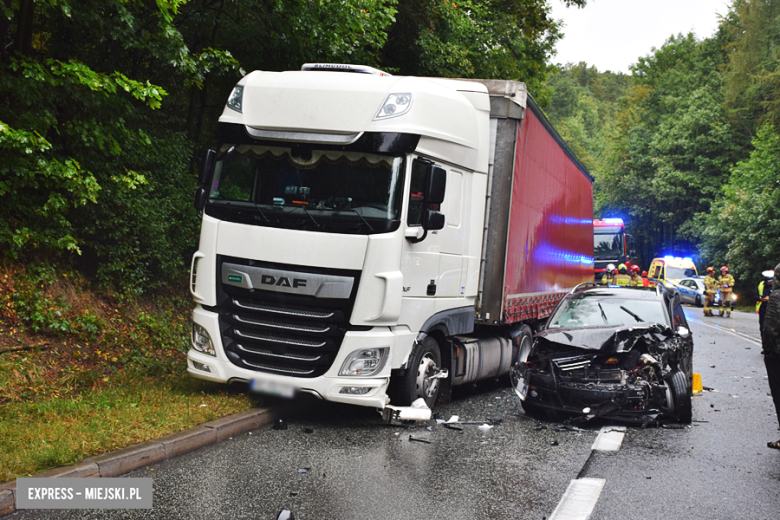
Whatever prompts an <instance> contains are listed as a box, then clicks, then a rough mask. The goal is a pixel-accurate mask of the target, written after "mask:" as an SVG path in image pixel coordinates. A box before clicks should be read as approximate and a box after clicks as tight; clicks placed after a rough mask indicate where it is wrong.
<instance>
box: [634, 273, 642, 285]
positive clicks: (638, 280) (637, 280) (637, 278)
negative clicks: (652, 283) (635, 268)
mask: <svg viewBox="0 0 780 520" xmlns="http://www.w3.org/2000/svg"><path fill="white" fill-rule="evenodd" d="M642 285H643V283H642V277H641V276H639V275H638V274H637V275H634V276H632V277H631V287H642Z"/></svg>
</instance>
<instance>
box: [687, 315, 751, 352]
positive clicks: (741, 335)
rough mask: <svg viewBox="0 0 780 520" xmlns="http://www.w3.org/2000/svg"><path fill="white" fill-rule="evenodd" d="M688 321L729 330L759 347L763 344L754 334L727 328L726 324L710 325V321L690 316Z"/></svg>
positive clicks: (724, 330) (730, 332) (720, 329)
mask: <svg viewBox="0 0 780 520" xmlns="http://www.w3.org/2000/svg"><path fill="white" fill-rule="evenodd" d="M688 321H692V322H694V323H697V324H699V325H703V326H705V327H709V328H711V329H715V330H719V331H722V332H728V333H729V334H733V335H735V336H737V337H738V338H742V339H744V340H745V341H749V342H750V343H752V344H754V345H758V346H759V347H760V346H761V342H760V341H757V340H756V339H754V338H753V337H752V336H748V335H747V334H745V333H742V332H737V331H736V330H734V329H727V328H726V327H724V326H722V325H720V324H718V325H710V324H709V323H704V322H702V321H699V320H695V319H693V318H688Z"/></svg>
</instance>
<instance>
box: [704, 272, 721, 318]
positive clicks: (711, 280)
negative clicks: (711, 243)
mask: <svg viewBox="0 0 780 520" xmlns="http://www.w3.org/2000/svg"><path fill="white" fill-rule="evenodd" d="M719 288H720V283H718V281H717V280H716V279H715V268H714V267H708V268H707V276H705V277H704V295H705V296H706V300H705V302H704V315H705V316H712V304H713V302H714V301H715V294H716V293H717V292H718V289H719Z"/></svg>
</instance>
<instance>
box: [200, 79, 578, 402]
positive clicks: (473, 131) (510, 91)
mask: <svg viewBox="0 0 780 520" xmlns="http://www.w3.org/2000/svg"><path fill="white" fill-rule="evenodd" d="M219 142H220V144H219V146H218V148H217V149H216V150H214V151H209V152H208V153H207V155H206V159H205V160H204V166H203V168H202V170H201V174H200V182H201V188H200V189H199V190H198V193H197V194H196V201H195V205H196V207H197V209H198V210H200V211H202V224H201V234H200V245H199V249H198V251H197V252H196V253H195V255H194V256H193V259H192V266H191V278H190V285H191V292H192V296H193V298H194V300H195V309H194V310H193V313H192V342H191V348H190V350H189V352H188V356H187V357H188V360H187V363H188V371H189V373H190V374H191V375H192V376H193V377H196V378H201V379H206V380H211V381H217V382H222V383H232V382H245V383H249V384H250V385H251V386H252V388H255V389H257V390H259V391H263V392H267V393H274V394H281V395H288V396H291V395H294V394H296V393H300V392H304V393H309V394H313V395H315V396H317V397H319V398H322V399H325V400H329V401H337V402H342V403H351V404H355V405H361V406H369V407H376V408H378V409H385V410H386V409H390V408H392V409H394V410H401V411H404V410H406V411H408V410H411V408H409V407H410V405H412V404H413V403H418V404H417V407H418V408H419V407H420V406H421V404H420V403H423V401H424V405H427V407H432V406H433V405H434V403H435V402H436V400H437V398H439V399H447V398H448V396H449V392H450V390H451V388H452V387H453V386H456V385H462V384H466V383H473V382H476V381H479V380H482V379H488V378H497V377H499V376H502V375H505V374H507V373H508V372H509V370H510V367H511V365H512V364H513V363H515V362H518V361H525V356H527V353H528V350H529V349H530V345H531V335H532V331H533V329H534V328H535V327H536V326H537V325H538V324H539V323H540V321H541V320H543V319H544V318H546V317H547V316H548V315H549V314H550V312H551V311H552V309H553V308H554V307H555V305H556V304H557V302H558V301H559V300H560V299H561V298H562V297H563V295H564V294H566V293H567V292H568V291H570V290H571V289H572V288H573V287H575V286H576V285H578V284H580V283H581V282H585V281H589V280H592V279H593V220H592V219H593V192H592V183H593V178H592V177H591V176H590V175H589V173H588V172H587V170H586V169H585V168H584V167H583V165H582V164H580V162H579V161H578V160H577V159H576V157H575V156H574V155H573V154H572V152H571V151H570V150H569V149H568V148H567V147H566V145H565V144H564V143H563V141H562V140H561V138H560V137H559V136H558V134H557V133H556V132H555V130H554V129H553V128H552V126H551V125H550V124H549V122H548V121H547V119H546V118H545V117H544V115H543V113H542V111H541V110H540V109H539V108H538V107H537V105H536V104H535V103H534V101H533V100H532V98H531V97H530V96H529V95H528V93H527V91H526V88H525V85H524V84H523V83H521V82H515V81H505V80H455V79H442V78H423V77H403V76H392V75H389V74H386V73H384V72H381V71H378V70H376V69H372V68H370V67H363V66H356V65H337V64H307V65H304V66H303V68H302V70H300V71H287V72H265V71H255V72H252V73H250V74H249V75H247V76H245V77H244V78H243V79H241V80H240V81H239V82H238V84H237V85H236V86H235V88H234V90H233V92H232V93H231V95H230V97H229V99H228V101H227V104H226V106H225V108H224V111H223V113H222V116H221V117H220V119H219ZM420 399H422V400H423V401H420ZM424 405H423V406H422V407H423V408H425V406H424ZM412 415H414V414H412Z"/></svg>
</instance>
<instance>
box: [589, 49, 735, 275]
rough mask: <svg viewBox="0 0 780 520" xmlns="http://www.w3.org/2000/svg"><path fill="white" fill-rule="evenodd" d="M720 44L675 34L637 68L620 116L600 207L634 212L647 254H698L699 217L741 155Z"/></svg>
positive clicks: (631, 214) (631, 216)
mask: <svg viewBox="0 0 780 520" xmlns="http://www.w3.org/2000/svg"><path fill="white" fill-rule="evenodd" d="M720 49H721V41H720V40H719V39H718V38H717V37H716V38H713V39H705V40H703V41H697V39H696V38H695V36H694V35H693V34H688V35H685V36H683V35H679V36H675V37H672V38H670V39H669V40H668V41H667V42H666V44H665V45H664V46H663V47H661V48H660V49H657V50H654V52H653V53H652V54H651V55H650V56H648V57H643V58H640V59H639V61H638V63H637V64H636V65H635V66H633V67H632V70H633V73H634V78H635V80H636V86H635V87H634V88H633V91H632V92H631V93H630V95H629V96H628V97H627V99H626V101H625V104H624V109H623V110H622V111H621V112H620V113H619V114H618V117H617V122H616V127H615V131H614V133H613V134H611V136H610V142H609V151H608V153H607V160H606V162H605V165H604V167H603V171H602V172H600V175H599V176H598V183H599V184H600V187H599V189H598V191H597V207H598V208H599V210H600V211H602V212H606V211H609V212H615V213H618V214H623V215H624V216H627V217H629V220H630V225H629V229H630V230H631V231H632V232H633V233H634V234H635V235H636V236H637V238H638V243H639V245H640V251H641V252H642V254H641V256H642V259H643V260H644V261H645V262H647V261H648V260H649V259H650V258H652V256H655V255H657V254H662V253H677V254H684V255H694V254H696V253H697V249H696V244H697V242H698V236H697V228H696V227H695V225H694V220H693V219H694V216H695V215H696V214H698V213H704V212H708V211H709V209H710V204H711V202H712V200H713V199H714V198H715V197H716V196H717V195H718V193H720V189H721V187H722V185H723V184H724V183H727V182H728V169H729V166H730V165H731V164H733V163H734V162H735V160H736V159H738V158H739V157H740V146H739V141H738V140H737V139H736V137H735V132H734V130H733V128H732V127H731V125H730V124H729V123H728V120H727V117H726V113H725V109H724V107H723V101H724V99H723V90H722V79H721V76H720V73H719V72H718V66H719V65H720V60H721V59H722V53H721V51H720Z"/></svg>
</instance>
